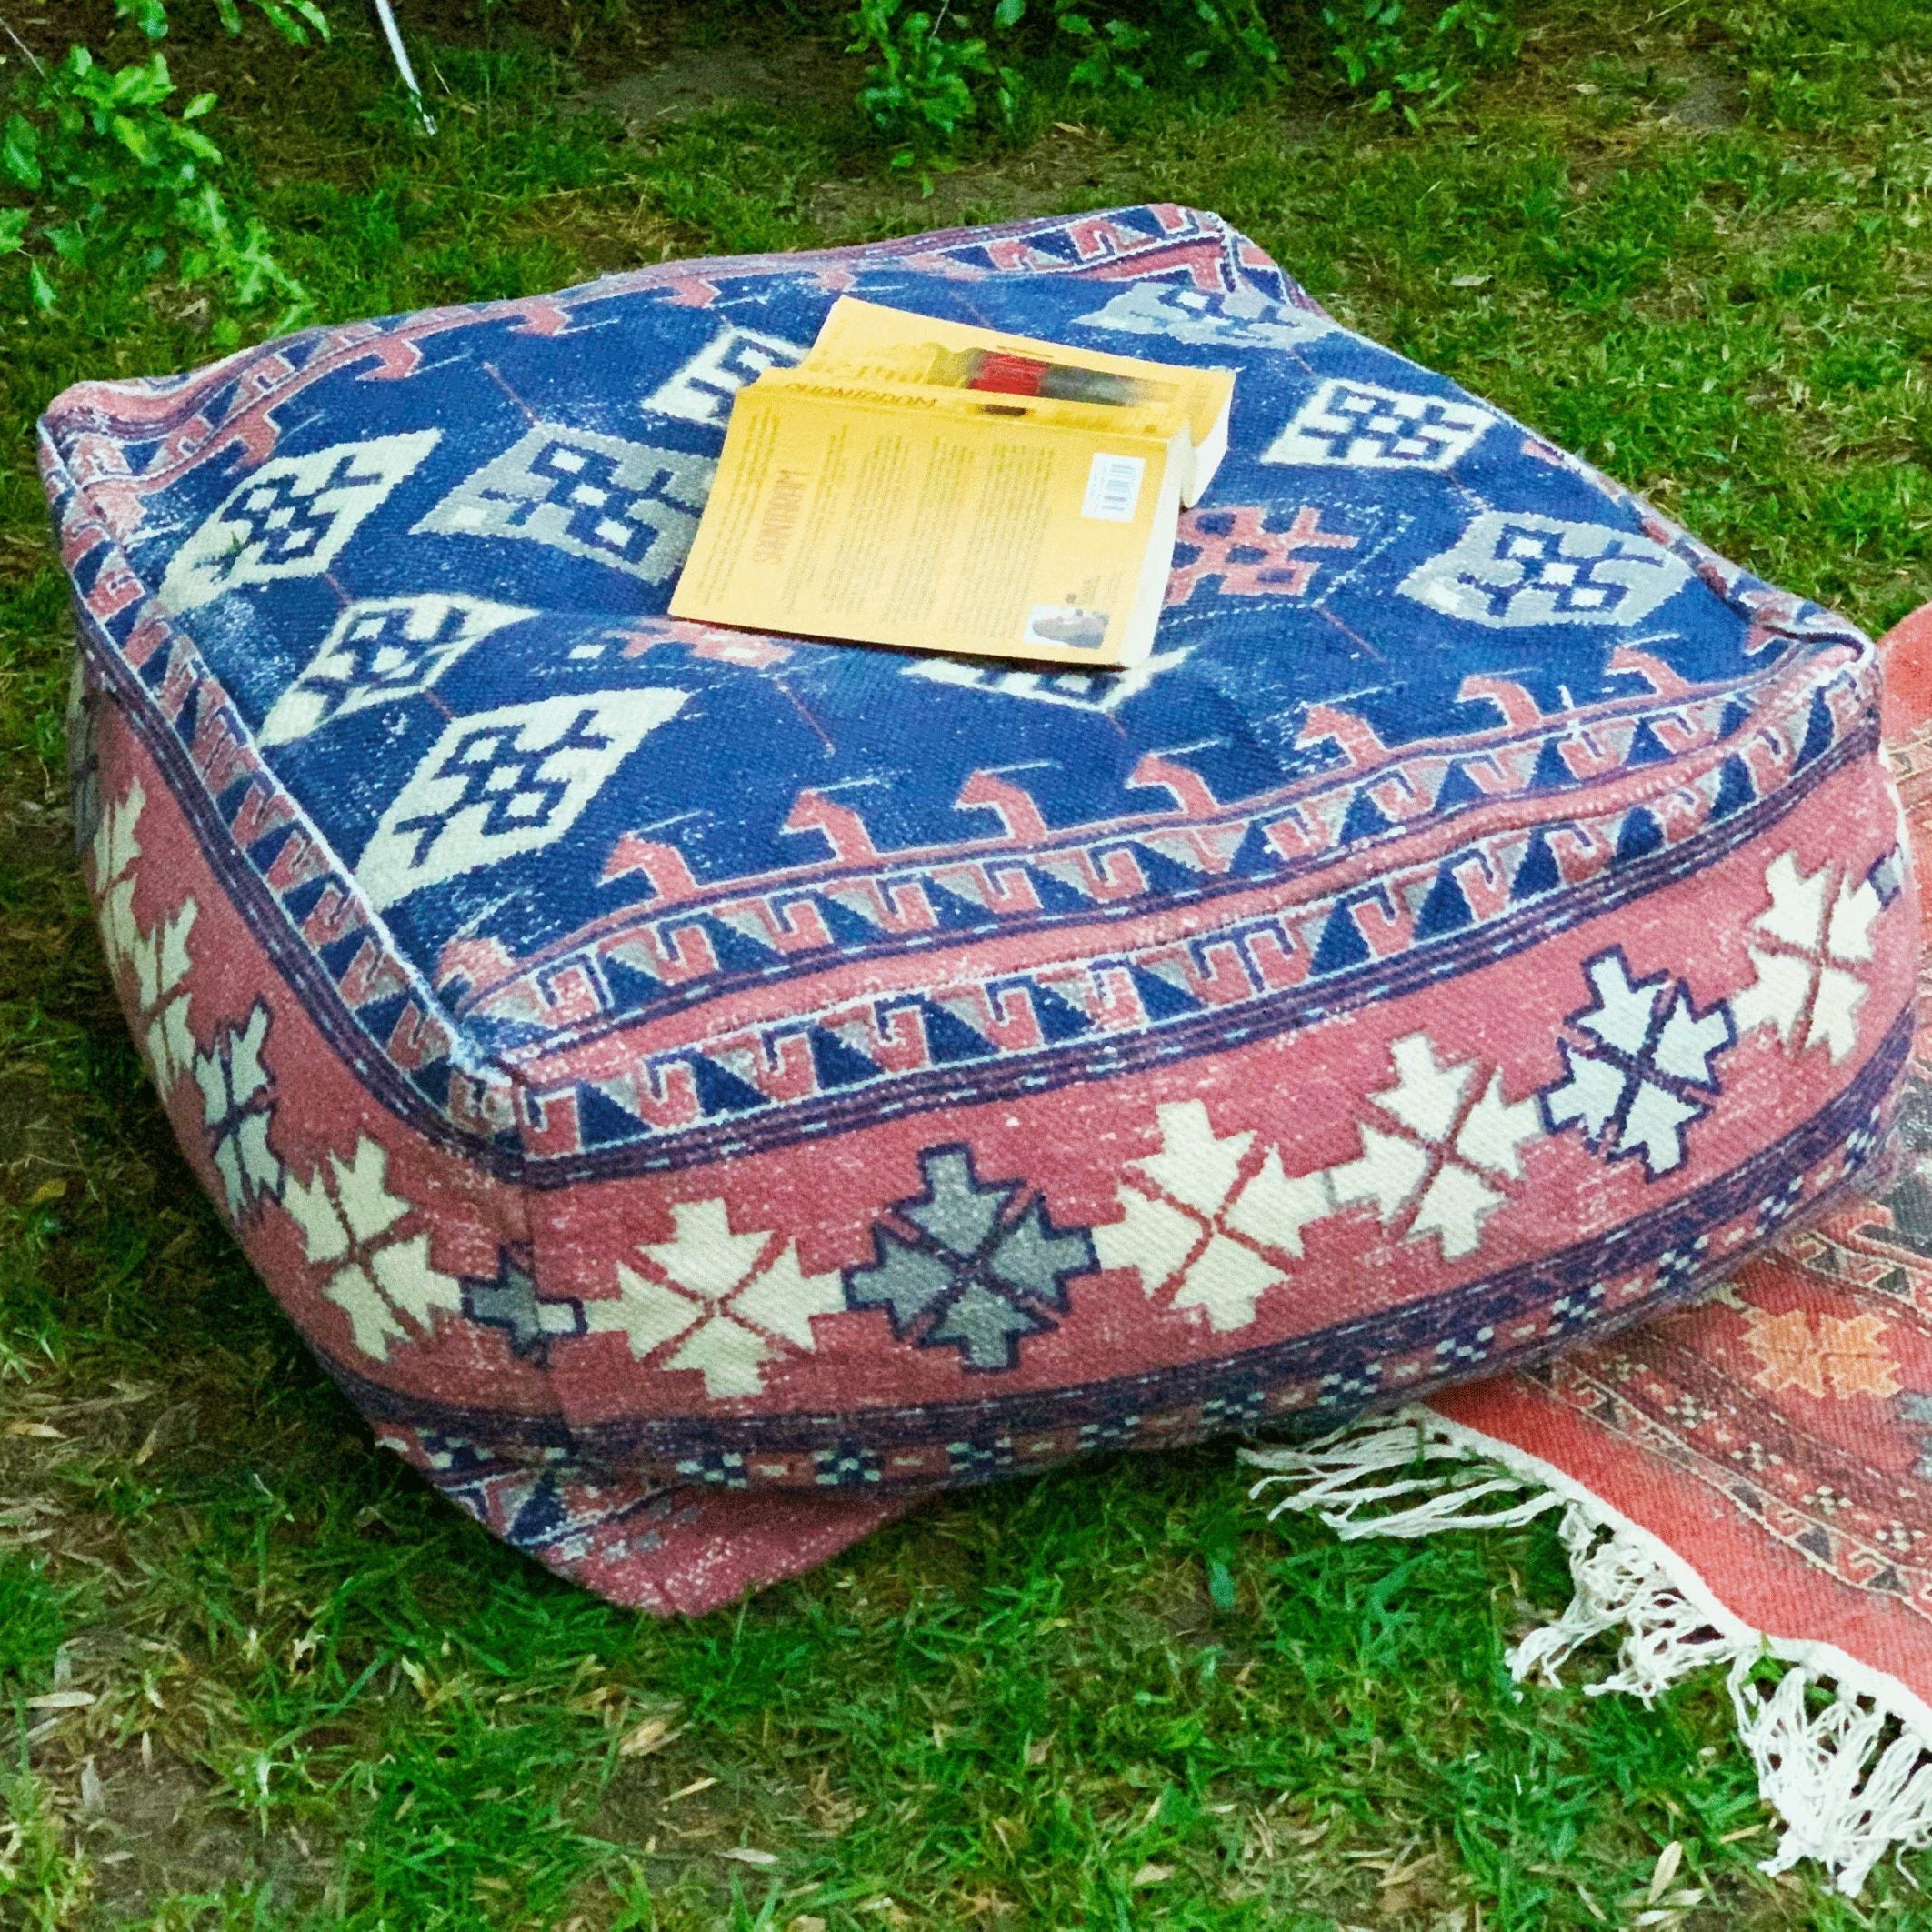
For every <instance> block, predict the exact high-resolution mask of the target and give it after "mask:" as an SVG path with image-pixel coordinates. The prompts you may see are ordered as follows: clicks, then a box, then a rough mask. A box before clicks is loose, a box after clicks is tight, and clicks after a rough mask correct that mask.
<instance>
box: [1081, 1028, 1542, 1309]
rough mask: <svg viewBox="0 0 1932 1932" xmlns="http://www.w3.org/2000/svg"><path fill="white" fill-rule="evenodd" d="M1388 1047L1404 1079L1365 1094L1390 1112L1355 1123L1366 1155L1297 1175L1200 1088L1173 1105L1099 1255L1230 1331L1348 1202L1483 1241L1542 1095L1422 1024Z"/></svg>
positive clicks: (1458, 1246)
mask: <svg viewBox="0 0 1932 1932" xmlns="http://www.w3.org/2000/svg"><path fill="white" fill-rule="evenodd" d="M1389 1054H1390V1058H1391V1060H1392V1062H1393V1064H1394V1068H1395V1075H1396V1078H1395V1083H1394V1085H1393V1086H1387V1087H1385V1088H1383V1089H1382V1090H1381V1091H1380V1092H1377V1093H1375V1094H1371V1095H1370V1096H1369V1098H1370V1100H1371V1101H1372V1102H1373V1103H1374V1105H1375V1106H1376V1109H1377V1110H1378V1112H1379V1113H1380V1115H1381V1116H1383V1117H1382V1119H1381V1120H1379V1121H1378V1120H1375V1119H1369V1120H1365V1121H1364V1122H1363V1123H1362V1124H1361V1126H1359V1128H1358V1129H1357V1131H1358V1133H1359V1136H1360V1144H1361V1153H1360V1154H1359V1155H1358V1156H1356V1157H1355V1158H1354V1159H1352V1160H1347V1161H1343V1162H1340V1163H1338V1164H1337V1165H1336V1166H1332V1167H1326V1168H1317V1169H1316V1170H1315V1171H1314V1172H1312V1173H1309V1174H1301V1175H1290V1174H1288V1173H1287V1172H1286V1170H1285V1169H1284V1167H1283V1166H1282V1162H1281V1156H1280V1152H1279V1150H1278V1149H1277V1148H1275V1147H1266V1148H1262V1147H1259V1146H1257V1142H1256V1136H1255V1135H1254V1134H1253V1133H1252V1132H1243V1133H1239V1134H1231V1135H1228V1136H1225V1137H1224V1136H1217V1135H1216V1133H1215V1131H1214V1127H1213V1125H1212V1123H1211V1121H1210V1120H1209V1117H1208V1114H1207V1109H1206V1106H1205V1105H1204V1104H1203V1103H1202V1102H1200V1101H1198V1100H1185V1101H1176V1102H1174V1103H1171V1104H1169V1105H1168V1106H1163V1107H1162V1108H1161V1109H1160V1112H1159V1121H1160V1130H1161V1147H1160V1151H1159V1152H1158V1153H1157V1154H1153V1155H1150V1156H1146V1158H1145V1159H1142V1160H1138V1161H1135V1162H1133V1163H1131V1164H1130V1165H1129V1167H1128V1170H1127V1176H1126V1182H1125V1184H1124V1185H1123V1186H1121V1188H1120V1190H1119V1201H1120V1206H1121V1218H1120V1219H1119V1220H1118V1221H1115V1222H1111V1223H1106V1224H1104V1225H1102V1226H1098V1227H1096V1228H1095V1229H1094V1231H1093V1236H1094V1246H1095V1250H1096V1253H1097V1255H1098V1256H1099V1258H1100V1265H1101V1266H1103V1267H1106V1268H1120V1267H1131V1268H1134V1269H1136V1271H1137V1272H1138V1273H1139V1275H1140V1278H1141V1286H1142V1288H1143V1290H1144V1291H1145V1292H1146V1295H1147V1296H1148V1297H1149V1298H1150V1299H1153V1300H1156V1301H1161V1302H1164V1303H1165V1304H1166V1306H1170V1307H1176V1308H1198V1309H1200V1310H1201V1312H1202V1314H1203V1316H1205V1317H1206V1321H1207V1323H1208V1326H1210V1327H1211V1328H1213V1329H1214V1330H1215V1332H1216V1334H1221V1333H1225V1332H1226V1331H1227V1330H1229V1329H1233V1328H1243V1327H1246V1326H1247V1325H1248V1324H1249V1323H1250V1322H1252V1321H1253V1320H1254V1318H1255V1313H1256V1307H1257V1306H1258V1304H1259V1302H1260V1300H1261V1297H1262V1296H1264V1295H1265V1294H1266V1293H1267V1292H1268V1291H1269V1290H1270V1289H1271V1288H1274V1287H1276V1286H1278V1285H1280V1284H1281V1283H1282V1282H1284V1281H1286V1279H1287V1271H1286V1268H1285V1267H1284V1266H1283V1265H1282V1261H1281V1258H1280V1257H1281V1256H1289V1257H1292V1258H1294V1259H1299V1258H1300V1257H1301V1256H1302V1254H1303V1252H1304V1250H1303V1243H1302V1235H1303V1231H1304V1230H1305V1229H1306V1227H1307V1226H1309V1225H1310V1224H1311V1223H1312V1222H1316V1221H1320V1220H1325V1219H1326V1218H1327V1217H1328V1216H1331V1215H1336V1214H1341V1213H1343V1212H1345V1211H1346V1210H1348V1209H1350V1208H1355V1207H1360V1206H1367V1207H1371V1208H1373V1209H1374V1211H1375V1213H1376V1217H1377V1218H1378V1219H1379V1220H1380V1221H1381V1223H1382V1225H1383V1227H1384V1229H1385V1230H1386V1231H1387V1232H1389V1233H1391V1234H1394V1235H1395V1236H1396V1237H1397V1238H1398V1239H1401V1240H1405V1241H1424V1240H1427V1239H1430V1238H1431V1237H1433V1238H1434V1239H1435V1241H1436V1243H1437V1245H1438V1246H1439V1247H1440V1250H1441V1252H1442V1255H1443V1256H1444V1258H1445V1259H1449V1260H1456V1259H1459V1258H1461V1257H1462V1256H1466V1255H1469V1254H1473V1253H1475V1251H1476V1250H1477V1248H1478V1247H1479V1246H1481V1243H1482V1237H1483V1226H1484V1224H1485V1222H1486V1221H1487V1219H1488V1217H1489V1216H1490V1215H1492V1214H1493V1213H1494V1212H1495V1211H1496V1210H1497V1208H1498V1207H1500V1206H1502V1205H1503V1204H1504V1202H1505V1200H1506V1199H1507V1190H1506V1189H1504V1188H1503V1187H1502V1186H1499V1185H1498V1183H1499V1182H1501V1181H1505V1180H1518V1179H1520V1178H1521V1177H1522V1171H1523V1170H1522V1163H1521V1155H1522V1150H1523V1148H1524V1147H1525V1146H1527V1144H1528V1143H1529V1142H1530V1141H1532V1140H1535V1139H1537V1137H1538V1136H1540V1135H1541V1134H1542V1132H1543V1125H1542V1120H1541V1117H1540V1116H1539V1114H1538V1112H1537V1104H1536V1101H1535V1100H1534V1098H1531V1099H1527V1100H1518V1101H1510V1100H1508V1099H1507V1098H1506V1097H1505V1095H1504V1092H1503V1084H1502V1076H1501V1075H1500V1073H1498V1072H1497V1071H1496V1070H1495V1069H1493V1068H1492V1069H1490V1070H1489V1071H1488V1076H1487V1079H1485V1077H1484V1069H1483V1067H1482V1065H1481V1063H1480V1062H1477V1061H1457V1062H1449V1063H1447V1064H1445V1063H1443V1062H1442V1061H1440V1060H1438V1059H1437V1057H1436V1049H1435V1047H1434V1046H1432V1045H1431V1043H1430V1041H1429V1039H1428V1037H1427V1036H1426V1035H1425V1034H1420V1033H1415V1034H1410V1035H1408V1036H1406V1038H1403V1039H1400V1040H1397V1041H1396V1042H1395V1043H1394V1044H1393V1045H1392V1046H1391V1047H1390V1049H1389Z"/></svg>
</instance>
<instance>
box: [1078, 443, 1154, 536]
mask: <svg viewBox="0 0 1932 1932" xmlns="http://www.w3.org/2000/svg"><path fill="white" fill-rule="evenodd" d="M1146 474H1147V461H1146V457H1145V456H1109V455H1104V454H1103V455H1096V457H1095V458H1094V460H1093V464H1092V466H1091V467H1090V468H1089V469H1088V470H1087V473H1086V498H1085V499H1084V500H1083V502H1082V503H1081V505H1080V514H1081V516H1091V517H1093V518H1094V519H1095V521H1096V522H1098V523H1104V524H1130V523H1132V522H1133V521H1134V506H1135V505H1136V504H1137V503H1138V502H1139V501H1140V485H1141V479H1142V478H1143V477H1144V476H1145V475H1146Z"/></svg>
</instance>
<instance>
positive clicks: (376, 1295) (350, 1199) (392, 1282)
mask: <svg viewBox="0 0 1932 1932" xmlns="http://www.w3.org/2000/svg"><path fill="white" fill-rule="evenodd" d="M388 1161H389V1156H388V1154H387V1153H386V1151H385V1149H384V1147H383V1146H382V1144H381V1143H380V1142H379V1141H376V1140H373V1139H371V1138H370V1136H368V1135H366V1134H364V1135H362V1136H360V1137H359V1138H358V1139H357V1141H356V1143H355V1154H354V1155H353V1156H351V1157H350V1158H349V1159H348V1160H346V1161H345V1160H344V1159H343V1158H342V1157H341V1156H339V1155H335V1154H331V1155H330V1156H328V1158H327V1160H326V1161H325V1162H324V1163H322V1164H321V1165H320V1166H317V1167H316V1169H315V1172H314V1173H313V1174H311V1175H310V1176H309V1177H308V1178H307V1179H306V1180H305V1181H304V1180H298V1179H296V1178H295V1176H293V1175H291V1176H289V1177H288V1181H287V1185H286V1186H285V1188H284V1190H283V1195H282V1205H283V1206H284V1207H285V1208H286V1209H287V1210H288V1214H289V1216H290V1218H291V1219H292V1220H293V1221H294V1222H295V1226H297V1227H298V1228H300V1229H301V1231H302V1243H303V1246H304V1248H305V1250H306V1252H307V1255H308V1258H309V1260H310V1261H312V1262H317V1263H321V1264H324V1265H325V1266H329V1268H330V1273H329V1278H328V1281H327V1282H326V1283H325V1286H324V1287H323V1290H322V1292H323V1293H324V1294H325V1296H328V1298H329V1299H330V1300H331V1301H332V1302H334V1303H335V1306H337V1307H338V1308H340V1309H341V1310H342V1311H343V1313H344V1314H345V1315H346V1316H348V1318H349V1329H350V1333H351V1334H352V1335H353V1336H354V1337H355V1346H356V1347H358V1348H359V1349H361V1350H362V1352H363V1353H364V1354H365V1355H366V1356H374V1357H375V1360H376V1361H378V1362H386V1361H387V1360H388V1359H389V1346H390V1344H391V1343H392V1342H398V1341H400V1342H405V1343H406V1342H410V1341H413V1340H415V1338H416V1336H418V1335H421V1336H427V1335H429V1334H430V1333H431V1332H432V1330H433V1328H434V1325H435V1311H436V1310H437V1309H438V1308H446V1309H448V1310H450V1311H451V1312H452V1313H453V1314H460V1313H461V1312H462V1308H463V1285H462V1283H461V1282H460V1281H458V1280H457V1279H456V1278H455V1276H451V1275H445V1274H444V1273H443V1271H442V1270H441V1269H440V1268H438V1267H436V1266H434V1265H433V1264H432V1263H431V1261H430V1258H429V1236H428V1235H427V1234H426V1233H417V1234H413V1235H407V1236H401V1237H398V1236H396V1233H395V1227H396V1224H397V1223H398V1222H400V1221H401V1220H402V1219H403V1218H404V1216H406V1215H407V1214H409V1213H410V1212H411V1210H412V1208H413V1206H414V1205H415V1204H414V1203H413V1202H410V1201H406V1200H405V1199H404V1198H403V1197H402V1196H400V1195H396V1194H392V1193H391V1192H390V1190H389V1187H388V1185H387V1182H388ZM405 1317H406V1320H405Z"/></svg>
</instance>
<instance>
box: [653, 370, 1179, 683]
mask: <svg viewBox="0 0 1932 1932" xmlns="http://www.w3.org/2000/svg"><path fill="white" fill-rule="evenodd" d="M804 374H805V372H801V371H797V370H793V371H788V372H785V379H783V380H777V381H772V380H766V379H761V380H760V381H759V382H756V383H755V384H753V385H750V386H749V387H748V388H746V389H744V390H741V391H740V392H739V395H738V397H737V400H736V405H735V407H734V410H733V414H732V419H731V427H730V430H729V432H728V435H727V437H726V446H725V454H724V456H723V458H722V460H721V462H720V464H719V468H718V475H717V480H716V484H715V485H714V486H713V491H712V496H711V501H710V503H709V505H708V506H706V511H705V515H704V518H703V520H702V522H701V524H700V526H699V529H698V536H697V540H696V544H695V545H694V546H693V548H692V552H691V556H690V557H689V559H688V561H687V562H686V566H685V570H684V574H683V576H682V577H681V578H680V580H679V583H678V586H677V590H676V595H675V596H674V597H673V598H672V601H671V611H672V614H673V615H674V616H680V617H696V618H701V619H703V620H705V621H706V622H709V623H715V624H732V625H740V626H746V627H749V628H754V629H760V630H780V631H795V632H800V633H803V634H804V635H806V636H829V637H843V638H852V639H856V640H859V641H863V642H869V643H877V644H894V645H901V646H906V647H908V648H911V649H916V650H925V651H965V652H972V653H977V654H982V655H994V656H1013V657H1023V658H1027V659H1033V660H1044V661H1046V662H1053V663H1064V664H1083V665H1086V666H1107V665H1116V664H1120V663H1122V662H1125V661H1127V660H1128V654H1129V653H1130V652H1132V653H1134V654H1136V655H1137V654H1139V653H1141V652H1144V651H1145V649H1146V643H1147V639H1146V637H1145V636H1136V635H1135V634H1136V631H1146V630H1147V629H1149V628H1150V626H1148V625H1147V624H1146V620H1145V616H1144V614H1143V615H1142V616H1139V617H1138V618H1136V599H1137V598H1138V597H1139V594H1140V588H1141V586H1142V582H1143V579H1144V577H1145V576H1146V570H1147V567H1148V557H1149V553H1150V548H1153V547H1161V546H1165V548H1166V550H1171V546H1172V541H1173V529H1172V519H1173V513H1174V504H1173V497H1174V478H1173V476H1172V475H1170V471H1171V469H1172V467H1173V466H1174V465H1175V463H1176V460H1177V459H1178V456H1179V453H1180V452H1181V451H1183V450H1185V447H1186V432H1185V429H1183V428H1181V427H1180V426H1179V425H1177V424H1176V425H1175V427H1174V429H1173V432H1172V434H1171V435H1170V436H1169V437H1168V438H1167V439H1166V440H1163V439H1162V438H1161V437H1160V436H1159V435H1157V434H1156V433H1155V432H1156V431H1157V429H1158V428H1159V427H1160V425H1161V422H1162V417H1161V416H1160V415H1158V414H1156V413H1154V412H1146V411H1139V412H1136V411H1119V410H1116V409H1111V408H1102V409H1097V410H1096V409H1092V408H1086V407H1083V406H1082V405H1051V404H1048V405H1027V406H1026V407H1017V406H1009V405H992V406H988V405H985V404H982V403H980V402H978V401H977V400H976V399H974V400H968V399H967V398H966V397H963V396H961V395H959V394H958V393H957V392H952V393H948V392H946V391H944V390H935V389H917V388H911V387H904V388H899V389H896V390H886V389H883V388H882V389H878V390H867V389H866V388H863V387H859V386H856V385H844V384H839V383H815V382H812V381H810V380H809V379H801V378H802V377H803V376H804ZM1096 414H1097V415H1101V416H1102V418H1103V419H1110V420H1117V421H1121V422H1122V427H1123V430H1132V429H1135V428H1137V429H1138V430H1139V432H1140V433H1139V434H1131V433H1123V434H1115V435H1103V434H1100V433H1098V432H1096V431H1093V430H1091V429H1088V428H1086V427H1085V426H1084V418H1086V417H1087V416H1089V415H1096ZM1163 529H1165V536H1163V535H1162V532H1163ZM1166 561H1167V559H1166V554H1165V551H1164V554H1163V555H1162V556H1160V557H1159V559H1158V567H1159V568H1160V570H1161V571H1162V572H1163V573H1164V572H1165V570H1166ZM1140 601H1142V602H1144V601H1145V600H1144V599H1141V600H1140Z"/></svg>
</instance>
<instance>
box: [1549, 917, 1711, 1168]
mask: <svg viewBox="0 0 1932 1932" xmlns="http://www.w3.org/2000/svg"><path fill="white" fill-rule="evenodd" d="M1584 976H1585V978H1586V979H1587V981H1588V984H1589V986H1590V990H1591V993H1592V996H1593V1003H1592V1004H1591V1005H1590V1006H1587V1007H1586V1008H1585V1009H1584V1010H1583V1011H1582V1012H1580V1013H1577V1014H1573V1015H1572V1016H1571V1018H1570V1024H1571V1025H1572V1026H1575V1027H1577V1029H1578V1030H1579V1031H1581V1032H1583V1033H1585V1034H1587V1035H1588V1036H1589V1044H1588V1045H1587V1046H1578V1045H1577V1044H1576V1043H1574V1042H1572V1041H1570V1040H1558V1041H1557V1049H1558V1051H1559V1052H1561V1054H1562V1055H1563V1059H1564V1066H1565V1069H1566V1071H1565V1074H1564V1077H1563V1079H1562V1080H1561V1081H1559V1082H1558V1083H1557V1084H1556V1085H1555V1086H1547V1087H1545V1088H1544V1089H1543V1094H1542V1100H1543V1111H1544V1116H1545V1118H1546V1119H1547V1121H1548V1123H1549V1128H1550V1131H1551V1133H1553V1134H1554V1133H1557V1132H1559V1131H1560V1130H1561V1129H1562V1128H1564V1127H1567V1126H1576V1127H1579V1128H1581V1129H1582V1132H1583V1138H1584V1143H1585V1145H1586V1146H1588V1147H1589V1148H1591V1150H1592V1151H1593V1152H1599V1153H1601V1154H1603V1156H1604V1157H1605V1158H1606V1159H1607V1160H1620V1159H1623V1158H1625V1157H1626V1156H1630V1155H1637V1156H1641V1158H1642V1160H1643V1164H1644V1174H1645V1177H1646V1178H1647V1179H1649V1180H1653V1181H1654V1180H1657V1179H1658V1178H1659V1177H1660V1176H1663V1175H1666V1174H1668V1173H1670V1172H1672V1171H1673V1170H1674V1169H1675V1168H1677V1167H1680V1166H1683V1164H1684V1158H1685V1146H1684V1135H1685V1130H1686V1129H1687V1128H1688V1127H1689V1126H1691V1125H1692V1123H1693V1122H1695V1121H1697V1120H1699V1119H1701V1118H1702V1117H1703V1116H1705V1115H1706V1114H1707V1113H1708V1112H1709V1111H1710V1104H1711V1102H1712V1101H1713V1100H1714V1099H1716V1098H1717V1096H1718V1094H1719V1093H1720V1092H1721V1091H1722V1088H1721V1086H1720V1084H1719V1082H1718V1078H1717V1072H1716V1069H1715V1065H1714V1063H1715V1062H1716V1061H1717V1059H1718V1058H1719V1057H1720V1056H1723V1055H1724V1054H1727V1053H1728V1052H1729V1051H1730V1049H1731V1047H1732V1046H1733V1045H1734V1044H1735V1042H1736V1040H1737V1028H1736V1026H1734V1024H1733V1022H1732V1018H1731V1009H1730V1006H1728V1005H1727V1003H1726V1002H1725V1001H1723V1000H1718V1001H1717V1002H1716V1003H1715V1004H1714V1005H1712V1006H1707V1007H1706V1008H1705V1009H1704V1010H1703V1011H1702V1012H1699V1011H1698V1010H1697V1004H1696V1002H1695V1001H1694V1000H1693V999H1692V997H1691V992H1690V988H1689V986H1687V985H1686V984H1685V983H1684V981H1682V980H1681V979H1675V978H1673V977H1672V976H1671V975H1670V974H1668V973H1657V974H1654V975H1653V976H1651V977H1650V978H1648V979H1637V980H1633V979H1632V978H1631V977H1630V968H1629V966H1628V965H1627V963H1626V961H1625V959H1624V956H1623V952H1622V949H1621V948H1620V947H1617V946H1613V947H1611V949H1610V950H1609V951H1608V952H1607V953H1599V954H1598V955H1597V956H1596V957H1595V958H1594V959H1591V960H1588V961H1587V962H1586V963H1585V966H1584Z"/></svg>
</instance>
